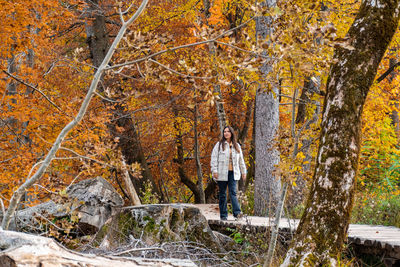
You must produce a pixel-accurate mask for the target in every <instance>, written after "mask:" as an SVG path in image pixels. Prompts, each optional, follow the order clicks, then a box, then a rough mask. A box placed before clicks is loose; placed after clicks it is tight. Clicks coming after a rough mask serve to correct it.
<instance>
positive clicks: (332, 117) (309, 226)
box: [282, 0, 400, 266]
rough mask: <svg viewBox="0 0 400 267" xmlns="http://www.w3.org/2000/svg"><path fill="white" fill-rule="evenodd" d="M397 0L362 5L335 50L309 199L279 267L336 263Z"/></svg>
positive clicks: (398, 6) (396, 13)
mask: <svg viewBox="0 0 400 267" xmlns="http://www.w3.org/2000/svg"><path fill="white" fill-rule="evenodd" d="M399 9H400V4H399V0H396V1H393V0H390V1H389V0H386V1H384V0H376V1H375V0H373V1H364V2H363V3H362V4H361V7H360V10H359V13H358V15H357V17H356V19H355V21H354V22H353V25H352V26H351V27H350V29H349V32H348V34H347V38H348V40H349V41H348V46H346V48H345V47H338V48H337V49H336V51H335V54H334V59H333V62H334V63H333V65H332V66H331V69H330V73H329V77H328V80H327V86H326V88H327V94H326V96H325V103H324V108H323V117H322V123H321V129H322V130H321V136H320V143H319V150H318V156H317V164H316V169H315V172H314V177H313V183H312V187H311V191H310V195H309V197H308V200H307V204H306V209H305V212H304V214H303V217H302V218H301V220H300V224H299V226H298V228H297V232H296V236H295V239H294V240H293V243H292V245H291V247H290V249H289V251H288V253H287V255H286V259H285V261H284V263H283V264H282V266H289V265H290V266H292V265H293V266H304V265H307V266H320V265H331V266H335V265H336V264H337V262H336V259H337V258H338V257H339V256H340V255H339V253H340V252H341V250H342V248H343V243H344V241H345V238H346V233H347V229H348V226H349V222H350V213H351V209H352V205H353V197H354V187H355V177H356V173H357V169H358V158H359V152H360V143H361V113H362V110H363V105H364V102H365V99H366V96H367V93H368V91H369V88H370V86H371V85H372V83H373V81H374V78H375V75H376V71H377V68H378V65H379V63H380V61H381V59H382V57H383V55H384V53H385V51H386V48H387V46H388V45H389V43H390V41H391V39H392V37H393V35H394V33H395V31H396V28H397V24H398V20H399Z"/></svg>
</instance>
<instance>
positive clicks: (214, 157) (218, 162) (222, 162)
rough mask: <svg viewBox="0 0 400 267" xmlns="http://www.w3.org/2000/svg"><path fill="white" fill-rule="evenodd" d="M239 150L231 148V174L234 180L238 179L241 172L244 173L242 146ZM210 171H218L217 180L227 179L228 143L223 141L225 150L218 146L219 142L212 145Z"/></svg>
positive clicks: (245, 171)
mask: <svg viewBox="0 0 400 267" xmlns="http://www.w3.org/2000/svg"><path fill="white" fill-rule="evenodd" d="M238 146H239V150H240V151H239V152H237V151H236V149H235V148H232V163H233V176H234V179H235V180H240V177H241V174H244V175H246V173H247V170H246V164H245V163H244V159H243V153H242V148H241V147H240V145H239V144H238ZM210 165H211V173H218V181H228V167H229V144H228V142H226V141H225V150H223V149H222V145H221V147H219V142H218V143H217V144H216V145H215V146H214V148H213V150H212V153H211V163H210Z"/></svg>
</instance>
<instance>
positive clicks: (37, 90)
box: [3, 70, 72, 117]
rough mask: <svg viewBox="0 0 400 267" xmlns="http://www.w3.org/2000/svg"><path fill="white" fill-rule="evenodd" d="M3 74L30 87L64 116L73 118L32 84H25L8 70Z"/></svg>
mask: <svg viewBox="0 0 400 267" xmlns="http://www.w3.org/2000/svg"><path fill="white" fill-rule="evenodd" d="M3 72H4V73H5V74H7V75H8V76H10V77H11V78H13V79H14V80H16V81H17V82H19V83H22V84H23V85H25V86H28V87H29V88H31V89H33V90H34V91H36V92H38V93H39V94H41V95H42V96H43V97H44V98H45V99H46V100H47V101H48V102H49V103H50V104H51V105H52V106H54V107H55V108H56V109H58V110H59V111H60V112H61V113H62V114H64V115H66V116H68V117H72V116H71V115H68V114H67V113H65V112H64V111H63V110H61V108H60V107H58V106H57V105H56V104H55V103H54V102H53V101H51V99H50V98H49V97H48V96H46V95H45V94H44V93H43V92H42V91H41V90H40V89H38V88H36V87H34V86H33V85H31V84H29V83H26V82H24V81H23V80H21V79H20V78H18V77H17V76H15V75H13V74H11V73H9V72H8V71H6V70H3Z"/></svg>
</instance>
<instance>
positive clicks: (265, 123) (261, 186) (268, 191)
mask: <svg viewBox="0 0 400 267" xmlns="http://www.w3.org/2000/svg"><path fill="white" fill-rule="evenodd" d="M274 93H275V94H274ZM274 93H272V92H257V96H256V121H255V125H256V126H255V128H256V140H255V148H256V149H255V150H256V164H255V179H254V213H255V215H257V216H265V215H266V214H267V213H268V211H269V210H271V209H272V211H273V210H274V209H275V206H276V204H277V202H278V199H279V196H280V191H281V182H280V179H279V178H278V177H276V176H275V175H274V174H273V171H274V170H275V165H276V164H278V163H279V152H278V150H277V148H276V147H275V143H276V142H275V138H276V134H277V131H278V128H279V101H278V98H277V97H275V96H276V95H278V91H277V90H276V88H275V90H274ZM274 95H275V96H274Z"/></svg>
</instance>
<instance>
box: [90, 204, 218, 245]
mask: <svg viewBox="0 0 400 267" xmlns="http://www.w3.org/2000/svg"><path fill="white" fill-rule="evenodd" d="M130 236H131V237H133V238H134V239H141V240H142V241H143V242H145V243H146V244H147V245H148V246H152V245H156V244H160V243H164V242H169V241H191V242H195V243H197V244H203V245H204V246H205V247H207V248H208V249H210V250H212V251H214V252H225V250H224V249H223V247H222V246H221V243H220V241H219V239H218V238H217V237H216V236H215V235H214V233H213V231H212V230H211V228H210V227H209V225H208V222H207V219H206V218H205V217H204V215H203V214H202V213H201V212H200V210H199V209H198V208H197V207H195V206H193V205H190V204H156V205H143V206H135V207H125V208H122V209H121V210H120V212H118V213H117V214H115V215H114V216H113V217H112V218H110V220H109V221H108V222H107V223H106V224H105V225H104V226H103V227H102V228H101V230H100V231H99V232H98V234H97V236H96V238H95V240H96V242H95V245H96V246H98V247H99V248H102V249H106V250H113V249H115V248H117V247H119V246H123V245H128V244H129V242H130V238H129V237H130Z"/></svg>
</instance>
